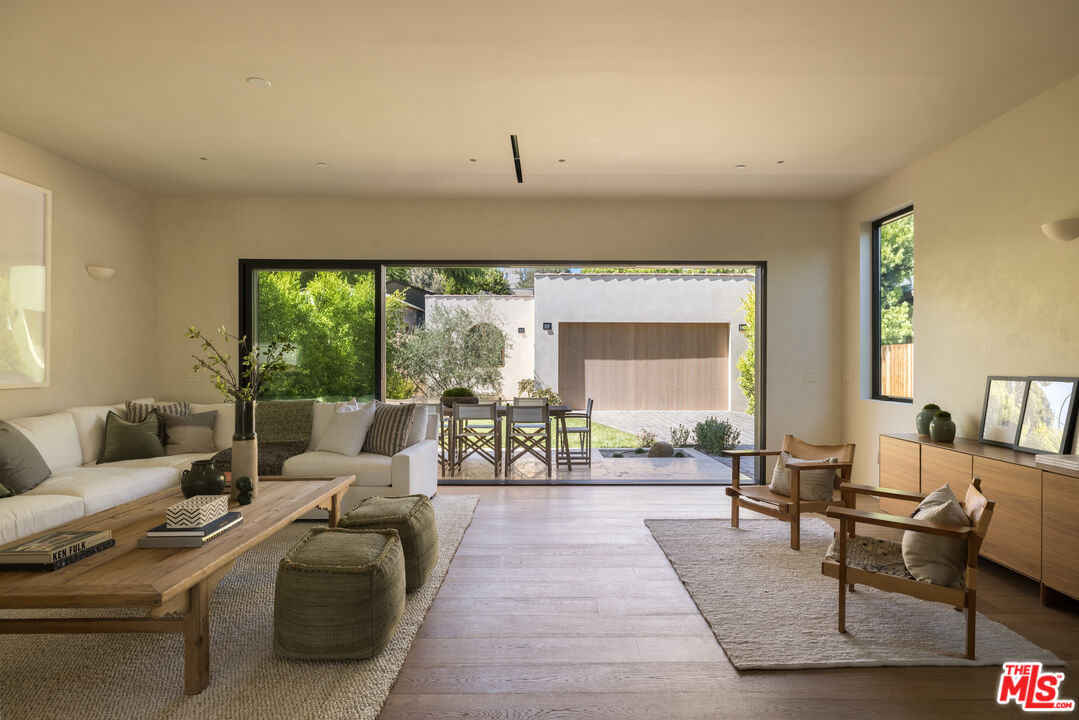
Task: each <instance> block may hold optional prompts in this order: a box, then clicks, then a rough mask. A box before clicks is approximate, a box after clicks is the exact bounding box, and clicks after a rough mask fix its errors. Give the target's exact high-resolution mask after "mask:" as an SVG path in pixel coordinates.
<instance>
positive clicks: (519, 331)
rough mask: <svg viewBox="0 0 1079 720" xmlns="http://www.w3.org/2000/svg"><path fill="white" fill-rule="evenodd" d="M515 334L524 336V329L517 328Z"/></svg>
mask: <svg viewBox="0 0 1079 720" xmlns="http://www.w3.org/2000/svg"><path fill="white" fill-rule="evenodd" d="M517 332H518V334H520V335H524V334H525V329H524V328H517Z"/></svg>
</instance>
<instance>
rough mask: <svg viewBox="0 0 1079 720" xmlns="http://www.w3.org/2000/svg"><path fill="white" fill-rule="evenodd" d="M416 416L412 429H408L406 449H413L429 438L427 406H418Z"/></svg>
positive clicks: (413, 419)
mask: <svg viewBox="0 0 1079 720" xmlns="http://www.w3.org/2000/svg"><path fill="white" fill-rule="evenodd" d="M417 407H418V408H419V409H418V410H416V414H415V416H413V418H412V427H410V428H409V429H408V438H406V439H405V447H412V446H413V445H415V444H416V443H418V442H420V441H421V440H424V439H425V438H426V437H427V406H426V405H418V406H417Z"/></svg>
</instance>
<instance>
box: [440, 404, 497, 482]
mask: <svg viewBox="0 0 1079 720" xmlns="http://www.w3.org/2000/svg"><path fill="white" fill-rule="evenodd" d="M451 432H452V433H453V440H452V442H453V457H452V460H451V462H450V475H453V474H454V473H456V472H457V471H458V470H460V469H461V463H463V462H464V461H465V460H466V459H467V458H468V457H470V456H472V455H476V456H478V457H480V458H483V459H484V460H486V461H487V462H489V463H491V464H492V465H494V468H495V475H498V474H499V472H501V470H502V421H501V420H500V419H499V417H498V405H497V404H496V403H478V404H476V403H454V404H453V427H452V429H451Z"/></svg>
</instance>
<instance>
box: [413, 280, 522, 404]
mask: <svg viewBox="0 0 1079 720" xmlns="http://www.w3.org/2000/svg"><path fill="white" fill-rule="evenodd" d="M477 303H490V304H491V309H492V311H493V312H494V314H495V315H496V316H497V318H498V320H499V322H498V323H497V325H498V327H499V328H500V329H501V330H502V331H503V332H504V333H506V336H507V338H509V340H508V342H507V347H506V362H505V364H504V365H503V366H502V387H501V394H502V397H503V398H506V399H510V400H512V399H513V398H514V397H516V395H517V382H518V381H520V380H523V379H524V378H530V377H532V373H533V367H534V365H535V363H534V360H533V358H534V355H535V336H536V334H535V331H534V325H533V322H532V321H533V318H534V317H535V313H534V312H533V300H532V297H531V296H528V295H484V296H482V297H476V296H474V295H431V296H429V297H428V298H427V318H428V319H430V318H431V317H432V315H431V313H432V311H433V310H434V308H436V307H438V306H440V305H441V306H444V307H451V306H454V305H464V306H467V307H474V306H475V305H476V304H477ZM519 328H524V332H523V333H519V332H517V330H518V329H519Z"/></svg>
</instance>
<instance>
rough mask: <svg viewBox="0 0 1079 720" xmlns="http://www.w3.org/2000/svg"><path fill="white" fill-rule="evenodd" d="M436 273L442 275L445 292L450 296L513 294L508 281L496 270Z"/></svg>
mask: <svg viewBox="0 0 1079 720" xmlns="http://www.w3.org/2000/svg"><path fill="white" fill-rule="evenodd" d="M450 271H453V272H450ZM438 272H440V273H441V274H442V278H443V282H444V287H445V292H446V293H448V294H450V295H480V294H482V293H487V294H490V295H512V294H513V291H512V290H510V284H509V281H507V280H506V276H505V275H503V274H502V271H501V270H499V269H498V268H494V267H485V268H438Z"/></svg>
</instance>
